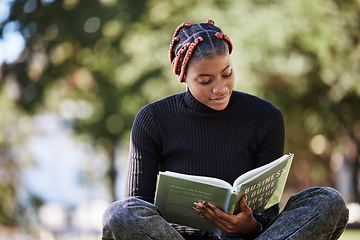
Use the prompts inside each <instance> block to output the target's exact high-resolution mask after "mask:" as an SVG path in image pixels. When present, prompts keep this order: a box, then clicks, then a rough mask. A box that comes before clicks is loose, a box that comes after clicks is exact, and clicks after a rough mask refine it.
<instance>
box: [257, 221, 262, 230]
mask: <svg viewBox="0 0 360 240" xmlns="http://www.w3.org/2000/svg"><path fill="white" fill-rule="evenodd" d="M262 230H263V225H262V224H261V222H259V221H258V220H256V232H261V231H262Z"/></svg>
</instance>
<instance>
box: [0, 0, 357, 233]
mask: <svg viewBox="0 0 360 240" xmlns="http://www.w3.org/2000/svg"><path fill="white" fill-rule="evenodd" d="M208 19H213V20H214V21H215V24H216V25H218V26H219V27H221V28H222V30H223V31H224V32H225V33H226V34H227V35H228V36H229V37H230V38H231V39H232V41H233V44H234V52H233V54H232V60H233V64H234V68H235V70H236V77H237V82H236V90H239V91H244V92H247V93H250V94H255V95H258V96H260V97H262V98H264V99H267V100H269V101H271V102H273V103H274V104H275V105H277V106H278V107H279V108H280V109H281V110H282V111H283V114H284V117H285V121H286V152H287V153H288V152H291V153H294V154H295V159H294V163H293V167H292V170H291V173H290V176H289V180H288V183H287V186H286V192H285V195H284V197H283V200H282V204H283V203H284V202H285V201H286V200H287V198H288V197H289V196H290V195H291V194H293V193H295V192H298V191H300V190H303V189H305V188H308V187H312V186H318V185H320V186H331V187H334V188H336V189H337V190H339V191H340V192H341V193H342V194H343V196H344V198H345V200H346V202H347V203H348V207H349V209H350V222H349V226H348V229H347V230H346V231H345V234H344V235H343V237H342V239H359V238H357V237H360V231H358V230H356V229H359V227H360V205H359V202H360V77H359V76H360V1H359V0H346V1H344V0H317V1H313V0H291V1H281V0H242V1H236V0H203V1H201V0H198V1H196V0H182V1H176V0H167V1H163V0H61V1H60V0H1V1H0V112H1V118H0V239H41V240H42V239H46V240H48V239H49V240H51V239H100V233H101V217H102V213H103V211H104V209H105V208H106V207H107V206H108V204H110V203H111V202H112V201H114V200H116V199H121V198H122V190H123V186H124V177H125V173H124V172H125V171H126V166H127V161H128V159H127V157H128V156H127V154H128V145H129V134H130V131H131V126H132V122H133V120H134V117H135V115H136V114H137V112H138V111H139V109H140V108H141V107H142V106H144V105H145V104H147V103H150V102H153V101H156V100H159V99H161V98H163V97H166V96H168V95H171V94H175V93H178V92H182V91H184V90H185V85H184V84H180V83H179V82H178V80H177V76H175V75H174V74H173V73H172V67H171V65H170V63H169V60H168V47H169V43H170V41H171V38H172V34H173V32H174V30H175V28H176V27H177V26H178V25H179V24H180V23H182V22H185V21H188V22H193V23H197V22H206V20H208Z"/></svg>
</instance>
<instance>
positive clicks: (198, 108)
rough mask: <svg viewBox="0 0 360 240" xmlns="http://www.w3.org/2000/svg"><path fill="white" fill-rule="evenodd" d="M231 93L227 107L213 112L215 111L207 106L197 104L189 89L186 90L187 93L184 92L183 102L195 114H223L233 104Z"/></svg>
mask: <svg viewBox="0 0 360 240" xmlns="http://www.w3.org/2000/svg"><path fill="white" fill-rule="evenodd" d="M233 95H234V94H233V93H232V94H231V96H230V101H229V104H228V105H227V107H226V108H225V109H224V110H220V111H218V110H215V109H212V108H210V107H208V106H206V105H205V104H203V103H201V102H199V101H198V100H197V99H196V98H195V97H194V96H193V95H192V94H191V92H190V90H189V89H187V91H186V92H185V94H184V100H185V103H186V105H187V106H188V107H189V108H191V109H193V110H194V111H196V112H202V113H218V112H224V111H227V109H229V108H230V107H231V105H232V104H233V102H234V97H233Z"/></svg>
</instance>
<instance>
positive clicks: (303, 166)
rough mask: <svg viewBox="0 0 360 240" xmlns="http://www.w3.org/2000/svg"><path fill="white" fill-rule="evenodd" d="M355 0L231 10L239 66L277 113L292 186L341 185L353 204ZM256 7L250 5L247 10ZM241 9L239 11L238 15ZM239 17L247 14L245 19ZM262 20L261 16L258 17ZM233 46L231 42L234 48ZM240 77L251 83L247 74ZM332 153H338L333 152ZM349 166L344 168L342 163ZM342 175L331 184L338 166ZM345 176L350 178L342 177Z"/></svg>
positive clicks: (356, 172) (357, 98)
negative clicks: (238, 37) (282, 123)
mask: <svg viewBox="0 0 360 240" xmlns="http://www.w3.org/2000/svg"><path fill="white" fill-rule="evenodd" d="M359 6H360V5H359V2H358V1H337V0H334V1H256V2H254V3H253V4H250V5H248V6H247V8H246V7H245V9H244V4H243V3H238V4H236V6H234V7H233V9H236V10H234V12H233V14H234V16H235V14H238V13H236V11H237V10H238V9H243V12H242V13H243V14H244V15H242V16H243V18H242V19H241V21H239V22H238V26H237V27H239V28H241V29H242V32H243V33H244V36H242V37H241V38H242V39H241V40H240V42H241V45H243V47H242V49H241V50H242V51H243V52H242V56H244V61H245V63H243V64H244V65H245V66H244V67H242V68H243V69H245V71H249V70H250V71H251V74H249V75H250V77H251V78H254V77H255V78H257V79H259V80H260V82H259V81H256V79H255V81H254V82H257V83H258V85H255V86H254V87H255V88H256V89H257V90H256V91H257V92H258V94H259V95H260V96H263V97H264V98H266V99H269V100H270V101H272V102H273V103H275V104H276V105H277V106H279V107H280V108H281V109H282V110H283V112H284V115H285V120H286V134H287V136H286V140H287V144H286V145H287V150H288V151H291V152H294V153H295V155H296V161H295V162H294V167H293V172H292V176H293V180H292V181H293V183H294V184H296V185H294V186H297V187H296V188H297V189H296V190H301V189H303V188H306V187H311V186H314V185H329V186H335V187H338V188H341V186H340V185H341V184H340V182H349V183H348V185H347V186H345V188H351V189H350V190H349V189H348V190H347V189H339V190H340V191H341V192H344V193H345V192H350V193H349V194H347V195H346V199H347V201H356V202H359V201H360V199H359V198H360V192H359V191H360V188H359V187H360V186H359V181H360V167H359V161H360V131H359V125H360V121H359V119H360V108H359V107H358V104H359V102H360V85H359V80H360V79H359V73H360V52H359V49H360V42H359V40H360V39H359V36H360V28H359V22H360V8H359ZM254 9H256V10H254ZM246 11H247V13H246ZM245 14H248V15H251V17H252V19H258V20H254V21H252V20H249V19H250V18H249V17H248V16H246V15H245ZM265 19H266V20H265ZM235 46H236V45H235ZM251 78H250V79H248V80H250V81H252V79H251ZM339 154H340V155H339ZM346 165H350V167H346ZM346 169H349V172H348V173H346V174H345V175H343V176H342V178H341V179H339V180H336V181H335V177H334V176H336V175H339V172H340V171H346ZM347 176H351V177H350V179H346V178H347Z"/></svg>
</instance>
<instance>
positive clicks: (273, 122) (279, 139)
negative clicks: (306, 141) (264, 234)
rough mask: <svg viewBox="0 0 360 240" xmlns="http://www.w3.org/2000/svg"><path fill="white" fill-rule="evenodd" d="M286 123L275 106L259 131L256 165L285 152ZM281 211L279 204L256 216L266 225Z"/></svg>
mask: <svg viewBox="0 0 360 240" xmlns="http://www.w3.org/2000/svg"><path fill="white" fill-rule="evenodd" d="M284 144H285V124H284V118H283V115H282V112H281V111H280V109H278V108H276V107H275V108H273V110H272V111H271V112H270V114H269V116H268V118H267V120H266V123H265V124H264V126H263V127H262V129H261V130H260V132H259V137H258V148H257V149H258V150H257V158H256V165H257V167H258V166H262V165H264V164H267V163H268V162H270V161H272V160H275V159H277V158H279V157H281V156H282V155H283V154H284ZM278 213H279V205H278V204H276V205H274V206H272V207H270V208H269V209H267V210H265V211H263V212H261V213H259V214H257V215H255V216H254V217H255V218H256V219H257V220H258V221H259V222H260V223H261V224H262V225H263V226H264V227H266V226H267V225H268V224H269V223H270V222H271V221H272V220H273V219H274V218H275V217H276V216H277V215H278Z"/></svg>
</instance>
